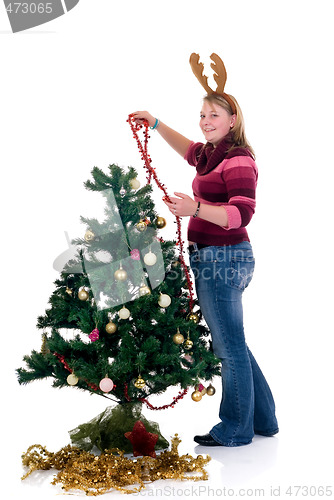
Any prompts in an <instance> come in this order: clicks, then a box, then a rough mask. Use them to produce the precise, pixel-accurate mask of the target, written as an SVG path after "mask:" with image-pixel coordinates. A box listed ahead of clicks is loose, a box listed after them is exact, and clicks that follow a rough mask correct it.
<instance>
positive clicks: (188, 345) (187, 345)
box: [183, 339, 194, 351]
mask: <svg viewBox="0 0 334 500" xmlns="http://www.w3.org/2000/svg"><path fill="white" fill-rule="evenodd" d="M193 345H194V342H193V341H192V340H190V339H187V340H185V342H184V344H183V347H184V348H185V349H187V351H189V350H190V349H191V348H192V346H193Z"/></svg>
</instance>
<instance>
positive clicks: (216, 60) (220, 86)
mask: <svg viewBox="0 0 334 500" xmlns="http://www.w3.org/2000/svg"><path fill="white" fill-rule="evenodd" d="M210 59H212V61H213V63H212V64H211V68H212V69H213V71H214V72H215V74H214V75H213V78H214V79H215V82H216V84H217V89H216V92H217V94H223V93H224V88H225V83H226V79H227V73H226V68H225V65H224V63H223V61H222V60H221V59H220V57H219V56H218V55H217V54H215V53H213V54H211V56H210Z"/></svg>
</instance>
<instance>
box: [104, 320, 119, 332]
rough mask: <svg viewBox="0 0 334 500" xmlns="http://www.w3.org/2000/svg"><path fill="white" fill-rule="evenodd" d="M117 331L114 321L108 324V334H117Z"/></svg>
mask: <svg viewBox="0 0 334 500" xmlns="http://www.w3.org/2000/svg"><path fill="white" fill-rule="evenodd" d="M116 330H117V325H115V323H113V322H112V321H109V323H107V324H106V332H107V333H115V332H116Z"/></svg>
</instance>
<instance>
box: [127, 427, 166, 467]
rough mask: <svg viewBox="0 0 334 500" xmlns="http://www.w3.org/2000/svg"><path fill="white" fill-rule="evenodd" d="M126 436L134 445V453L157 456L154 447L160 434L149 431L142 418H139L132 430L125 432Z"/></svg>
mask: <svg viewBox="0 0 334 500" xmlns="http://www.w3.org/2000/svg"><path fill="white" fill-rule="evenodd" d="M124 436H125V437H126V438H127V439H128V440H129V441H131V444H132V447H133V455H134V456H135V457H138V456H139V455H143V456H146V457H153V458H155V457H156V454H155V451H154V447H155V445H156V443H157V441H158V437H159V436H158V434H152V432H147V430H146V428H145V425H144V424H143V422H142V421H141V420H137V422H136V423H135V425H134V426H133V429H132V432H125V434H124Z"/></svg>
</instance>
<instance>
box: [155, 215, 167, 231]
mask: <svg viewBox="0 0 334 500" xmlns="http://www.w3.org/2000/svg"><path fill="white" fill-rule="evenodd" d="M166 224H167V222H166V219H165V218H164V217H158V218H157V220H156V225H157V227H158V228H159V229H162V228H164V227H165V226H166Z"/></svg>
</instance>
